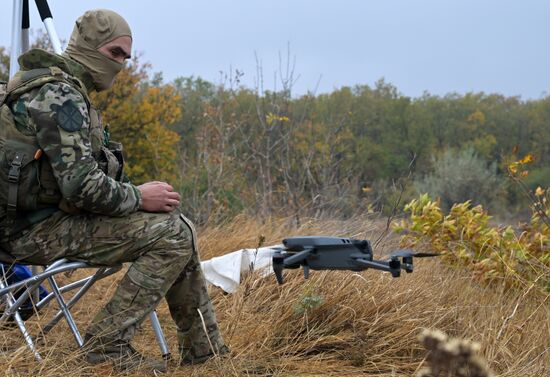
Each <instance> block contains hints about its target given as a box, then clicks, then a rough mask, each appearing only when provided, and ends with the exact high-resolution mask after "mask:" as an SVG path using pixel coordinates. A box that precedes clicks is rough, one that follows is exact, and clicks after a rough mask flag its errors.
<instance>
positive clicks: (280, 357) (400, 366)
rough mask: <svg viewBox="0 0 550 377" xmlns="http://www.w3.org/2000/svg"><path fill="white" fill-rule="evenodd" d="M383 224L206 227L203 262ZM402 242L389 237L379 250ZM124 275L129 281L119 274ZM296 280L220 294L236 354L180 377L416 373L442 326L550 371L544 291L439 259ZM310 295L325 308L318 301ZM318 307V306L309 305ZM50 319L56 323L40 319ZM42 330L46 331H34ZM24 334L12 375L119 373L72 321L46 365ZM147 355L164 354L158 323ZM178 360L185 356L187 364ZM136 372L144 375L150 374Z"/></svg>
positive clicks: (97, 297)
mask: <svg viewBox="0 0 550 377" xmlns="http://www.w3.org/2000/svg"><path fill="white" fill-rule="evenodd" d="M380 223H381V222H377V221H375V220H374V219H361V220H359V219H355V220H348V221H311V222H307V223H305V224H303V225H301V226H300V227H296V226H294V225H292V224H291V223H290V222H288V221H286V220H280V221H272V222H268V223H263V224H262V223H259V222H257V221H254V220H251V219H247V218H244V217H241V218H237V219H235V220H234V221H233V222H232V223H231V224H228V225H226V226H220V227H210V228H207V229H203V230H202V231H201V232H200V246H201V255H202V258H203V259H208V258H210V257H212V256H216V255H221V254H224V253H226V252H229V251H233V250H237V249H239V248H243V247H249V248H250V247H254V246H256V245H257V243H258V238H259V235H262V234H263V235H265V239H266V240H265V244H266V245H270V244H275V243H279V242H280V241H281V239H282V238H284V237H288V236H291V235H298V234H300V235H312V234H323V235H346V236H352V237H358V238H360V237H367V238H369V239H376V238H377V236H378V234H380V232H381V231H382V228H381V227H382V225H379V226H376V225H374V224H380ZM394 246H395V239H394V238H391V237H390V238H389V239H386V240H385V241H384V242H383V243H382V244H381V245H380V246H379V249H378V250H377V251H376V252H378V251H381V252H382V253H384V252H387V251H389V250H390V249H391V248H392V247H394ZM119 277H120V276H119ZM119 277H115V278H110V280H106V281H103V282H101V283H100V284H98V285H97V286H96V287H94V289H93V290H92V291H91V292H90V293H89V294H88V296H87V300H86V302H83V303H80V304H79V305H78V306H77V307H76V308H75V309H74V312H75V314H76V318H77V320H78V321H79V322H80V323H81V324H82V328H84V327H85V323H86V322H87V321H88V320H89V319H90V318H91V316H92V315H93V313H94V312H95V311H96V310H97V308H98V307H99V306H100V305H101V304H102V303H104V302H105V301H106V299H107V298H108V297H109V295H110V294H111V293H112V291H113V289H114V287H115V285H116V279H117V278H119ZM285 277H286V283H285V284H284V285H283V286H278V285H277V284H276V282H275V278H274V276H270V277H267V278H261V277H259V276H258V275H257V274H253V275H250V276H249V277H247V278H246V279H245V281H244V283H243V284H242V285H241V287H240V289H239V291H238V292H237V293H235V294H233V295H225V294H223V292H221V291H219V290H218V289H216V288H213V289H212V291H211V294H212V298H213V301H214V304H215V307H216V309H217V314H218V319H219V322H220V325H221V328H222V332H223V334H224V336H225V338H226V341H227V342H228V343H229V345H230V347H231V350H232V356H231V357H230V358H225V359H223V360H212V361H209V362H208V363H206V364H204V365H201V366H195V367H178V366H177V365H176V361H172V362H171V364H170V372H169V373H168V375H171V376H180V375H191V376H360V375H369V376H412V375H414V374H415V373H417V372H418V371H419V370H420V369H421V367H422V364H423V361H424V359H425V357H426V354H425V351H424V349H423V347H422V344H421V343H420V341H419V340H418V336H419V334H420V333H421V331H422V329H424V328H428V329H439V330H442V331H444V332H446V333H447V334H449V335H450V336H454V337H460V338H463V339H467V340H472V341H475V342H477V343H479V344H480V345H481V350H480V354H481V355H482V356H483V357H484V358H485V359H486V360H487V361H488V364H489V366H490V368H491V369H493V370H494V371H495V372H496V374H497V375H499V376H544V375H548V374H549V372H550V352H549V348H550V340H549V339H550V337H549V334H550V320H549V319H550V306H549V305H548V297H547V296H546V297H543V296H541V295H540V293H535V292H534V291H535V290H531V291H529V292H527V293H526V292H525V291H524V292H504V291H501V290H499V289H498V287H496V288H495V287H491V288H489V287H486V286H483V285H480V284H478V283H477V282H475V281H474V280H472V278H471V276H470V275H469V274H468V273H467V272H466V271H464V270H450V269H449V268H447V267H445V266H443V265H441V264H440V262H439V261H437V260H425V259H424V260H421V261H419V262H418V263H417V270H416V272H415V273H413V274H406V275H404V276H402V277H401V278H400V279H393V278H391V277H390V276H388V274H382V273H380V272H376V271H366V272H363V273H352V272H319V271H313V272H312V274H311V278H310V280H309V281H304V280H303V277H302V275H301V272H299V271H290V272H289V271H285ZM308 298H314V299H315V300H314V302H315V303H316V305H311V308H310V306H308V304H307V303H308V301H307V299H308ZM308 308H310V309H308ZM159 316H160V318H161V322H162V323H163V327H164V329H165V333H166V335H167V337H168V340H169V343H170V346H171V349H172V350H174V351H175V350H176V343H175V342H176V341H175V329H174V325H173V324H172V323H171V321H170V319H169V314H168V311H167V308H166V306H165V305H162V306H161V307H160V308H159ZM40 322H41V323H44V321H43V320H42V321H40ZM33 328H34V331H35V332H36V331H37V329H38V325H37V324H34V325H33ZM21 340H22V339H21V338H20V335H19V334H18V333H17V332H16V331H13V332H11V331H10V332H2V333H0V346H1V345H2V343H3V344H4V345H3V348H10V349H11V351H9V352H6V353H4V354H1V355H0V363H1V364H2V365H3V368H2V369H3V370H4V375H6V376H31V375H32V376H48V377H49V376H60V375H62V376H115V375H117V374H116V373H115V372H114V371H113V370H112V368H111V367H110V366H109V365H107V364H105V365H100V366H94V367H92V366H89V365H86V364H85V363H82V362H81V361H80V360H79V354H78V351H77V350H75V346H74V342H73V340H72V339H71V336H70V333H69V332H68V331H67V328H66V326H65V324H61V325H59V326H58V327H57V328H56V329H55V330H54V331H53V332H52V333H51V334H50V335H49V336H48V338H47V343H46V344H44V345H42V346H40V351H41V352H42V353H43V355H44V356H46V357H45V362H44V363H42V364H37V363H36V362H35V361H34V359H33V357H32V355H30V353H29V352H28V351H27V350H26V349H25V348H24V347H19V348H17V349H15V350H13V347H14V345H19V346H20V345H22V342H21ZM135 343H136V346H137V348H138V349H140V350H143V351H144V352H146V353H148V354H151V355H158V351H157V348H156V343H155V340H154V335H153V333H152V330H151V329H150V326H148V323H147V322H146V323H145V324H144V326H143V329H142V331H141V334H140V335H139V336H138V337H137V339H136V341H135ZM176 360H177V358H176ZM130 375H135V376H138V375H141V374H140V373H135V374H130Z"/></svg>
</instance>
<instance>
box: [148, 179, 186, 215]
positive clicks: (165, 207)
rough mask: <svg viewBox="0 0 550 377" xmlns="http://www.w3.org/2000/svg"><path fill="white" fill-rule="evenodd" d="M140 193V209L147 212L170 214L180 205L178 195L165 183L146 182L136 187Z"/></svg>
mask: <svg viewBox="0 0 550 377" xmlns="http://www.w3.org/2000/svg"><path fill="white" fill-rule="evenodd" d="M138 189H139V191H140V192H141V207H140V209H142V210H144V211H147V212H170V211H173V210H174V209H176V208H178V207H179V205H180V194H178V193H177V192H175V191H174V188H173V187H172V186H170V185H169V184H168V183H166V182H158V181H154V182H147V183H144V184H142V185H140V186H138Z"/></svg>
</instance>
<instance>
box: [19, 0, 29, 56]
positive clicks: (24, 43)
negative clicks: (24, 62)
mask: <svg viewBox="0 0 550 377" xmlns="http://www.w3.org/2000/svg"><path fill="white" fill-rule="evenodd" d="M30 26H31V21H30V18H29V0H23V19H22V22H21V53H23V52H25V51H28V50H29V47H30V45H29V28H30Z"/></svg>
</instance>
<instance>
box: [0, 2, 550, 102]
mask: <svg viewBox="0 0 550 377" xmlns="http://www.w3.org/2000/svg"><path fill="white" fill-rule="evenodd" d="M12 3H13V1H12V0H4V1H2V6H3V8H2V9H3V11H2V12H0V45H2V46H8V45H9V43H10V33H11V15H12V10H11V8H12ZM30 3H31V17H32V18H31V28H38V27H42V26H41V23H40V20H39V18H38V14H37V13H38V12H37V11H36V9H35V6H34V1H31V2H30ZM49 4H50V8H51V10H52V13H53V16H54V22H55V25H56V28H57V31H58V34H59V35H60V37H61V38H64V39H68V37H69V35H70V32H71V30H72V27H73V24H74V20H75V19H76V18H77V17H78V16H80V15H81V14H82V13H83V12H84V11H85V10H87V9H91V8H110V9H113V10H115V11H117V12H119V13H120V14H122V15H123V16H124V17H125V18H126V19H127V20H128V22H129V24H130V26H131V27H132V30H133V34H134V49H135V50H136V51H139V52H142V53H143V60H144V61H148V62H150V63H151V64H152V65H153V69H154V71H162V72H163V74H164V77H165V79H167V80H171V79H174V78H175V77H178V76H191V75H193V76H201V77H203V78H204V79H207V80H210V81H213V82H220V80H221V78H220V71H221V72H229V70H230V67H232V68H233V69H238V70H240V71H242V72H244V76H243V78H242V79H241V82H242V83H244V84H245V85H247V86H251V87H252V86H254V85H255V82H256V81H257V78H258V75H257V70H256V67H257V64H256V56H257V57H258V59H259V60H260V62H261V65H262V68H263V75H262V76H263V81H264V87H265V88H266V89H274V88H280V83H278V84H275V83H274V81H275V79H274V74H275V72H276V71H278V70H279V54H281V55H282V56H283V60H285V59H284V58H285V57H286V51H287V46H290V51H291V56H292V57H293V58H294V57H295V59H296V64H295V75H296V76H298V75H299V78H298V80H297V82H296V84H295V85H294V93H295V94H302V93H305V92H307V91H308V90H310V91H313V90H314V89H315V88H316V87H317V93H322V92H329V91H331V90H333V89H335V88H339V87H342V86H350V85H355V84H368V85H373V84H374V82H375V81H377V80H378V79H380V78H382V77H384V78H385V79H386V81H388V82H391V83H392V84H394V85H395V86H396V87H397V88H398V90H399V91H400V92H401V93H403V94H405V95H409V96H419V95H421V94H422V92H424V91H428V92H430V93H432V94H440V95H443V94H446V93H449V92H459V93H465V92H470V91H475V92H477V91H484V92H488V93H492V92H497V93H502V94H505V95H508V96H515V95H518V96H521V97H522V98H524V99H528V98H540V97H541V96H543V95H544V94H545V93H548V92H549V89H550V74H549V69H550V43H549V39H550V38H549V37H550V0H232V1H230V0H179V1H167V0H155V1H138V0H117V1H112V0H111V1H107V0H93V1H91V0H90V1H68V0H49ZM275 85H277V86H276V87H275Z"/></svg>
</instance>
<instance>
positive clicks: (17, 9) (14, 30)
mask: <svg viewBox="0 0 550 377" xmlns="http://www.w3.org/2000/svg"><path fill="white" fill-rule="evenodd" d="M22 23H23V0H13V13H12V19H11V53H10V78H12V77H13V75H15V73H16V72H17V71H19V63H18V62H17V58H18V57H19V55H20V54H21V25H22Z"/></svg>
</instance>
